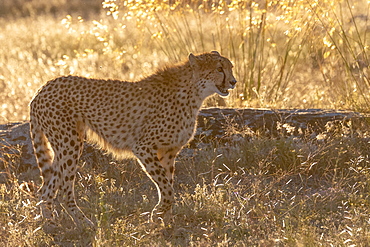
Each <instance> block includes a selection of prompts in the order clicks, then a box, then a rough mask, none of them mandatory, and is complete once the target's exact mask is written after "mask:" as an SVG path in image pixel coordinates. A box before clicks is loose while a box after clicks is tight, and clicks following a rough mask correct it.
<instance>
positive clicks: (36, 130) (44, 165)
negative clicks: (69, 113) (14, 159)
mask: <svg viewBox="0 0 370 247" xmlns="http://www.w3.org/2000/svg"><path fill="white" fill-rule="evenodd" d="M30 131H31V139H32V143H33V149H34V152H35V155H36V160H37V163H38V166H39V169H40V172H41V176H42V177H43V178H44V180H45V178H46V177H49V176H51V175H52V174H53V168H52V163H53V160H54V152H53V149H52V148H51V146H50V143H49V141H48V139H47V137H46V136H45V134H44V132H43V131H42V129H41V126H40V125H39V123H38V121H37V119H35V118H34V117H33V116H32V114H31V116H30Z"/></svg>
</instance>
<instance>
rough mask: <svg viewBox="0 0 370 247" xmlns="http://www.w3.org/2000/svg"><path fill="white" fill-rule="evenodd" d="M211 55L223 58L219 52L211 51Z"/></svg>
mask: <svg viewBox="0 0 370 247" xmlns="http://www.w3.org/2000/svg"><path fill="white" fill-rule="evenodd" d="M211 53H212V54H215V55H219V56H221V55H220V53H218V51H211Z"/></svg>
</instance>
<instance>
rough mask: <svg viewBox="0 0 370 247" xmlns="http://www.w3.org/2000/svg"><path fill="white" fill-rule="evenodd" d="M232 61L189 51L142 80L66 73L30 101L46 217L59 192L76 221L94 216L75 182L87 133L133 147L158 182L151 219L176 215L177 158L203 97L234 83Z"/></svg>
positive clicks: (117, 150)
mask: <svg viewBox="0 0 370 247" xmlns="http://www.w3.org/2000/svg"><path fill="white" fill-rule="evenodd" d="M235 84H236V80H235V78H234V76H233V74H232V64H231V62H230V61H229V60H228V59H227V58H225V57H222V56H221V55H220V54H219V53H218V52H211V53H204V54H200V55H197V56H194V55H193V54H190V55H189V59H188V60H187V61H186V62H184V63H181V64H178V65H174V66H172V67H165V68H163V69H161V70H158V71H157V72H156V73H155V74H153V75H151V76H149V77H147V78H144V79H143V80H141V81H137V82H126V81H119V80H101V79H88V78H83V77H77V76H67V77H60V78H57V79H55V80H52V81H49V82H48V83H46V84H45V85H44V86H43V87H42V88H41V89H40V90H39V91H38V92H37V94H36V95H35V97H34V98H33V100H32V101H31V103H30V120H31V135H32V139H33V145H34V151H35V154H36V158H37V160H38V165H39V168H40V172H41V177H42V178H43V184H42V187H41V189H40V194H41V198H40V199H41V202H40V205H41V209H42V214H43V217H45V218H46V219H52V218H53V217H55V216H54V215H53V207H54V199H55V197H56V195H57V194H58V193H59V196H61V197H62V198H63V203H64V208H66V209H67V211H68V213H69V214H70V216H71V217H72V218H73V220H74V221H75V222H76V223H77V224H78V223H79V222H81V221H82V222H86V223H88V224H89V225H91V226H93V223H92V222H91V221H90V220H89V219H88V218H87V217H86V216H85V214H84V213H83V212H82V211H81V209H80V208H79V207H78V206H77V204H76V201H75V194H74V181H75V177H76V170H77V163H78V160H79V158H80V155H81V152H82V148H83V142H84V140H85V138H87V139H90V140H91V139H93V140H95V141H96V142H98V143H99V144H100V145H101V146H102V147H103V148H106V149H107V150H109V151H111V152H112V153H114V154H116V155H117V156H120V154H122V153H125V152H130V153H132V154H134V155H135V156H136V157H137V159H138V161H139V163H140V165H141V166H142V168H143V170H144V171H145V172H146V173H147V175H148V176H149V178H150V179H151V180H152V181H153V182H154V184H155V185H156V187H157V189H158V195H159V200H158V203H157V205H156V206H155V208H154V209H153V211H152V219H153V220H155V219H161V218H162V219H171V214H172V204H173V202H174V191H173V181H174V170H175V166H174V165H175V158H176V155H177V154H178V152H179V151H180V150H181V148H182V147H183V146H184V145H185V144H186V143H187V142H188V141H189V140H190V139H191V138H192V137H193V134H194V130H195V126H196V117H197V114H198V111H199V109H200V107H201V105H202V102H203V101H204V100H205V99H206V98H207V97H208V96H210V95H212V94H214V93H218V94H220V95H221V96H227V95H228V89H232V88H234V87H235Z"/></svg>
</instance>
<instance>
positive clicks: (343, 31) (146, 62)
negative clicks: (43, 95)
mask: <svg viewBox="0 0 370 247" xmlns="http://www.w3.org/2000/svg"><path fill="white" fill-rule="evenodd" d="M3 2H4V9H6V12H5V11H4V12H5V13H6V14H5V13H3V18H0V42H1V44H2V45H1V47H0V97H1V99H2V102H1V113H0V114H1V119H0V121H1V122H6V121H18V120H23V119H27V118H28V106H27V105H28V102H29V101H30V99H31V97H32V95H33V94H34V93H35V91H36V90H37V88H39V87H40V86H41V85H42V84H44V83H45V82H46V81H48V80H50V79H52V78H54V77H56V76H60V75H65V74H77V75H82V76H89V77H103V78H107V77H109V78H119V79H123V80H135V79H139V78H141V77H142V76H145V75H148V74H150V73H152V72H153V71H154V70H155V69H156V68H157V67H159V66H162V65H164V64H165V63H173V62H176V61H179V60H183V59H186V56H187V55H188V53H189V52H193V53H198V52H204V51H210V50H219V51H220V52H221V53H222V54H224V55H225V56H227V57H230V58H231V59H232V60H233V62H234V64H235V74H236V77H237V79H238V81H239V83H238V87H237V89H236V90H234V92H233V93H232V95H231V97H230V98H229V99H227V100H226V104H227V105H228V106H239V107H240V106H248V107H273V108H335V109H339V108H340V109H343V108H346V109H355V110H361V111H367V109H368V106H369V93H368V92H369V81H368V65H369V62H368V57H367V50H368V43H367V32H368V7H369V4H368V3H367V2H366V1H350V0H345V1H335V0H333V1H329V0H322V1H318V2H315V1H303V0H302V1H294V2H291V1H288V0H286V1H285V0H284V1H277V2H275V1H259V2H258V3H257V2H252V3H247V2H244V1H240V2H238V1H229V4H228V5H227V4H225V3H223V2H220V3H213V4H212V1H205V4H203V5H199V3H197V2H196V1H194V2H193V1H189V2H190V3H191V4H190V5H186V4H181V3H180V2H177V1H173V5H168V3H162V2H159V1H142V2H141V1H137V2H130V1H128V2H127V1H123V2H120V3H117V2H114V1H108V0H107V1H105V5H104V6H105V7H106V8H105V9H104V10H103V9H102V8H100V9H101V14H100V13H99V11H98V10H97V6H99V3H97V2H95V1H92V2H90V4H89V5H86V3H85V1H78V0H75V1H72V2H70V3H69V4H67V3H66V2H65V1H62V0H55V1H52V2H47V1H30V2H27V4H22V3H23V2H22V1H18V2H16V3H18V4H16V3H14V2H13V1H6V0H4V1H3ZM88 2H89V1H88ZM144 3H146V4H144ZM206 3H208V4H206ZM48 4H49V5H48ZM56 10H59V12H58V11H56ZM106 11H108V13H109V15H106V14H105V13H106ZM9 13H10V14H9ZM12 13H15V14H12ZM67 13H69V14H70V15H68V16H66V14H67ZM17 16H18V18H16V17H17ZM215 102H218V101H208V102H207V103H206V105H208V106H212V105H214V104H215Z"/></svg>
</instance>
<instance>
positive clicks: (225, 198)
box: [0, 128, 370, 246]
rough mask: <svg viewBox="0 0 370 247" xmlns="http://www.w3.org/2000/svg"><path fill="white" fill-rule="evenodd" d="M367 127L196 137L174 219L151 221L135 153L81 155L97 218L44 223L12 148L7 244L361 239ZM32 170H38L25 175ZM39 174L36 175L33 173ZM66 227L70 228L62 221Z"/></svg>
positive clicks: (80, 188) (185, 158)
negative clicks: (295, 134)
mask: <svg viewBox="0 0 370 247" xmlns="http://www.w3.org/2000/svg"><path fill="white" fill-rule="evenodd" d="M368 131H369V129H368V128H367V131H366V132H363V133H357V134H355V133H354V132H352V133H349V134H346V135H342V134H339V133H338V135H336V134H335V133H334V134H332V135H330V136H328V137H327V138H325V139H320V140H318V139H317V138H316V137H314V136H312V135H311V136H307V137H306V138H302V139H296V138H292V137H283V136H279V137H278V138H277V139H268V138H266V137H263V136H259V137H256V136H254V137H253V136H252V137H251V139H250V140H249V141H247V140H240V139H238V140H235V141H234V142H232V143H227V144H225V143H223V144H221V143H218V144H217V143H213V144H212V145H209V144H206V145H205V144H202V145H201V146H202V148H199V149H185V150H184V151H183V152H182V154H181V155H180V158H179V159H178V162H177V170H176V183H175V190H176V191H177V193H176V205H175V209H174V210H175V215H176V216H175V217H176V219H175V223H174V224H173V225H172V226H171V227H170V228H162V227H154V226H152V225H150V224H148V223H147V222H148V217H149V215H148V213H149V211H150V210H151V208H152V207H153V206H154V204H155V203H156V189H155V188H154V186H153V185H152V183H151V182H150V181H149V179H147V178H146V175H145V174H144V173H143V172H142V171H141V170H140V167H139V166H138V165H137V164H136V163H135V162H134V161H123V162H117V161H114V160H109V159H105V160H91V161H86V162H84V163H81V167H82V169H80V170H79V172H78V174H79V175H78V179H77V181H76V185H77V193H78V195H79V198H80V199H79V204H80V205H81V206H82V208H83V210H84V211H85V212H86V213H87V215H89V217H91V218H92V219H93V220H94V221H95V223H96V224H97V226H98V227H97V230H96V231H89V230H83V231H80V232H78V231H76V230H75V229H73V225H72V222H71V220H70V219H69V217H68V216H67V215H66V214H65V212H64V211H63V210H62V211H60V212H59V214H60V217H61V223H62V225H63V227H66V228H67V229H66V230H61V232H59V233H57V234H54V235H47V234H45V233H44V232H43V230H42V228H40V226H41V219H40V215H39V213H40V212H39V208H38V207H36V203H37V199H36V198H34V197H33V196H30V195H27V194H26V193H24V191H23V190H20V189H19V183H20V182H19V177H20V176H21V175H20V174H19V173H18V172H17V170H18V169H19V168H18V165H17V164H18V161H17V157H14V156H13V157H9V159H8V160H7V163H6V164H7V165H6V167H7V169H6V172H7V175H8V179H7V180H6V182H4V183H2V184H0V186H1V187H0V198H2V199H1V203H0V212H1V214H0V225H1V228H0V236H2V238H1V242H2V243H3V244H5V246H367V243H369V241H370V223H369V213H370V212H369V207H370V203H369V202H370V199H369V189H370V186H369V179H370V170H369V153H370V149H369V145H368V140H367V138H365V137H366V136H367V135H368ZM30 179H37V178H35V177H32V178H31V177H30V178H27V180H30ZM36 182H39V181H36ZM68 228H71V229H70V230H68Z"/></svg>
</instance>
